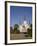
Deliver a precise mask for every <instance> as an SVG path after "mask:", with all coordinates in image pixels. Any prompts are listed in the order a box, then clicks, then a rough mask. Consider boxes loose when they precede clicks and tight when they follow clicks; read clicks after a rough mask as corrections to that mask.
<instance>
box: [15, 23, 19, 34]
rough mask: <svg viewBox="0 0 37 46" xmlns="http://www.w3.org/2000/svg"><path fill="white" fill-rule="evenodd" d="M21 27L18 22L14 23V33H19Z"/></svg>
mask: <svg viewBox="0 0 37 46" xmlns="http://www.w3.org/2000/svg"><path fill="white" fill-rule="evenodd" d="M18 28H19V25H18V24H15V25H14V33H19V32H20V31H19V30H18Z"/></svg>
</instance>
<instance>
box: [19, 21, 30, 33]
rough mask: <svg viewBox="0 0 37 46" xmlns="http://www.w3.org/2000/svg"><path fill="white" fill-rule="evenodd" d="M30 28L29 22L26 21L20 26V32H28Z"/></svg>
mask: <svg viewBox="0 0 37 46" xmlns="http://www.w3.org/2000/svg"><path fill="white" fill-rule="evenodd" d="M28 28H30V26H29V24H28V23H27V21H24V22H23V24H21V25H19V31H20V32H27V29H28Z"/></svg>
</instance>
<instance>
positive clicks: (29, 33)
mask: <svg viewBox="0 0 37 46" xmlns="http://www.w3.org/2000/svg"><path fill="white" fill-rule="evenodd" d="M30 28H31V29H29V28H28V29H27V30H28V36H29V37H32V24H30Z"/></svg>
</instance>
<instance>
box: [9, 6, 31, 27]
mask: <svg viewBox="0 0 37 46" xmlns="http://www.w3.org/2000/svg"><path fill="white" fill-rule="evenodd" d="M24 20H26V21H27V23H28V24H29V21H30V23H32V7H22V6H21V7H20V6H10V26H14V24H20V23H21V24H22V23H23V21H24Z"/></svg>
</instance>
